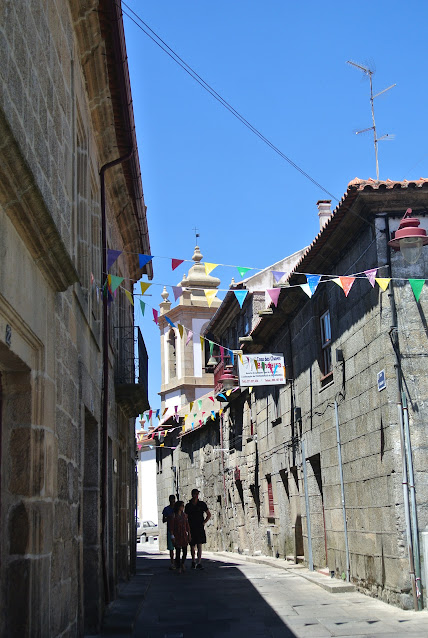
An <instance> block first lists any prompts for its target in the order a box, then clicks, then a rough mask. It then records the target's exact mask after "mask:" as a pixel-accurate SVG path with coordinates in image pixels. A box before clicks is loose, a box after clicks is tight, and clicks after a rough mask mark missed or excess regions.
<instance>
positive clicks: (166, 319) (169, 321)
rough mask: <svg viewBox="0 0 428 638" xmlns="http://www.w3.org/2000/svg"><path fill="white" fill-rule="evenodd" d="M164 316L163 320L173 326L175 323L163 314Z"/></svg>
mask: <svg viewBox="0 0 428 638" xmlns="http://www.w3.org/2000/svg"><path fill="white" fill-rule="evenodd" d="M164 317H165V321H166V322H167V323H168V324H169V325H170V326H171V328H175V323H173V322H172V321H171V319H170V318H169V317H167V316H166V315H164ZM156 323H157V322H156Z"/></svg>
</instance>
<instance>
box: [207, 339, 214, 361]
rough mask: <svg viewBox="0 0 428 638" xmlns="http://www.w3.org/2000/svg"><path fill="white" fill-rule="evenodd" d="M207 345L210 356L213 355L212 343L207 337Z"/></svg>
mask: <svg viewBox="0 0 428 638" xmlns="http://www.w3.org/2000/svg"><path fill="white" fill-rule="evenodd" d="M208 345H209V347H210V357H212V356H213V350H214V343H213V342H212V341H210V340H209V339H208Z"/></svg>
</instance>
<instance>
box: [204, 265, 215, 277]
mask: <svg viewBox="0 0 428 638" xmlns="http://www.w3.org/2000/svg"><path fill="white" fill-rule="evenodd" d="M217 266H218V264H209V263H205V274H206V275H209V274H210V272H211V271H212V270H214V268H217Z"/></svg>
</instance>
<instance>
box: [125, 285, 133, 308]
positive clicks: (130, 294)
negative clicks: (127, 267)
mask: <svg viewBox="0 0 428 638" xmlns="http://www.w3.org/2000/svg"><path fill="white" fill-rule="evenodd" d="M124 290H125V295H126V296H127V297H128V299H129V303H131V304H132V305H134V297H133V296H132V292H129V290H126V288H125V289H124Z"/></svg>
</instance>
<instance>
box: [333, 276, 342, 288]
mask: <svg viewBox="0 0 428 638" xmlns="http://www.w3.org/2000/svg"><path fill="white" fill-rule="evenodd" d="M332 281H334V283H335V284H337V285H338V286H340V287H341V288H342V290H343V284H342V281H341V279H340V277H336V278H335V279H332Z"/></svg>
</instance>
